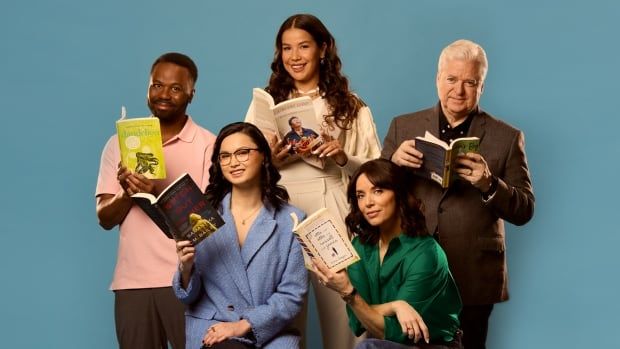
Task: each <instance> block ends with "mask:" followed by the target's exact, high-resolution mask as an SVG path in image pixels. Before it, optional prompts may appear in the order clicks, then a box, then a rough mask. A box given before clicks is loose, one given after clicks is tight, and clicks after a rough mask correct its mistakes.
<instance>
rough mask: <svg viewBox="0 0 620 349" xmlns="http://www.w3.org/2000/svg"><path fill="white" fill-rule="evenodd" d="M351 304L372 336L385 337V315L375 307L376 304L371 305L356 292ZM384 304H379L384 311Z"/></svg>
mask: <svg viewBox="0 0 620 349" xmlns="http://www.w3.org/2000/svg"><path fill="white" fill-rule="evenodd" d="M349 306H350V307H351V310H352V311H353V313H355V316H356V317H357V319H358V320H359V321H360V322H361V323H362V325H363V326H364V328H365V329H366V331H368V333H370V335H371V336H372V337H375V338H383V337H384V336H385V334H384V320H383V315H382V314H381V313H380V312H379V311H377V309H375V308H374V307H375V306H374V305H373V306H370V305H369V304H368V303H366V301H365V300H364V299H363V298H362V297H361V296H360V295H359V294H356V295H355V297H354V298H353V300H352V301H351V302H350V303H349ZM383 306H384V304H381V305H378V307H379V309H380V310H382V311H384V310H385V309H384V308H383Z"/></svg>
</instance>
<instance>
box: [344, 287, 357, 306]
mask: <svg viewBox="0 0 620 349" xmlns="http://www.w3.org/2000/svg"><path fill="white" fill-rule="evenodd" d="M356 294H357V290H356V289H355V287H353V289H352V290H351V292H349V293H346V294H343V295H340V297H342V300H343V301H344V302H345V303H347V304H351V302H353V298H355V295H356Z"/></svg>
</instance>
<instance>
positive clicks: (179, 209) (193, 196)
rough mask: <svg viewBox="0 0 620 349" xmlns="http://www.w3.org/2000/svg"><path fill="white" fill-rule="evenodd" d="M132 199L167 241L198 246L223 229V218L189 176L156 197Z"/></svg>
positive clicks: (133, 197)
mask: <svg viewBox="0 0 620 349" xmlns="http://www.w3.org/2000/svg"><path fill="white" fill-rule="evenodd" d="M131 198H132V199H133V201H134V203H136V205H138V206H139V207H140V208H141V209H142V210H143V211H144V212H145V213H146V214H147V215H148V216H149V217H150V218H151V219H152V220H153V222H155V224H157V226H158V227H159V228H160V229H161V230H162V232H163V233H164V234H166V236H167V237H168V238H170V239H174V240H176V241H180V240H189V241H190V242H191V243H192V245H194V246H195V245H196V244H198V243H199V242H200V241H202V240H203V239H205V238H207V237H208V236H210V235H211V234H213V233H214V232H215V231H216V230H217V229H218V228H219V227H221V226H222V225H224V221H223V220H222V217H221V216H220V215H219V213H218V212H217V210H215V209H214V208H213V207H212V206H211V204H210V203H209V202H208V201H207V199H206V197H205V195H204V194H203V192H202V191H201V190H200V188H198V185H197V184H196V182H194V180H193V179H192V177H190V175H189V174H187V173H184V174H182V175H181V176H180V177H179V178H177V179H176V180H175V181H174V182H172V183H171V184H170V185H169V186H168V187H166V189H164V190H163V191H162V192H161V194H159V196H157V197H155V196H154V195H152V194H148V193H137V194H134V195H132V196H131Z"/></svg>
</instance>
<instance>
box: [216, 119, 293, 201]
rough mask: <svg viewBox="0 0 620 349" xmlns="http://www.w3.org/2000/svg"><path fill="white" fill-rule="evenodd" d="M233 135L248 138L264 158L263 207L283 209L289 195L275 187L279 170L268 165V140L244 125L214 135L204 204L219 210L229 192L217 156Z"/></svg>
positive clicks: (262, 167)
mask: <svg viewBox="0 0 620 349" xmlns="http://www.w3.org/2000/svg"><path fill="white" fill-rule="evenodd" d="M235 133H243V134H244V135H246V136H248V137H250V138H251V139H252V141H253V142H254V143H255V144H256V147H257V148H258V151H259V152H260V153H262V154H263V157H264V160H263V162H262V164H261V171H260V179H261V180H260V186H261V198H262V200H263V202H264V203H268V204H270V205H271V206H272V207H274V208H275V209H276V210H279V209H280V208H281V207H282V205H284V204H285V203H287V202H288V199H289V196H288V192H287V191H286V189H284V187H282V186H279V185H278V181H279V180H280V177H281V176H280V172H278V169H276V167H275V166H274V165H273V162H271V148H269V144H268V143H267V140H266V139H265V137H264V136H263V134H262V132H261V131H260V130H259V129H258V128H257V127H256V126H254V125H252V124H249V123H246V122H235V123H232V124H228V125H226V126H224V128H222V130H221V131H220V133H219V134H218V135H217V138H216V139H215V144H214V145H213V155H212V156H211V167H210V168H209V185H208V186H207V191H206V195H207V200H209V202H210V203H211V205H213V207H219V205H220V204H221V202H222V200H223V199H224V196H226V194H228V193H230V191H231V190H232V184H230V182H229V181H227V180H226V178H225V177H224V175H223V174H222V168H221V167H220V161H219V154H220V149H221V148H222V141H223V140H224V139H225V138H226V137H228V136H230V135H232V134H235Z"/></svg>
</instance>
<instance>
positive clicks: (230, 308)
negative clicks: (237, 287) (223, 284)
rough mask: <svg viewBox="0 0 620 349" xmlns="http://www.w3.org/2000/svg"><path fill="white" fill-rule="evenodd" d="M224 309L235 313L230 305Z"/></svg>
mask: <svg viewBox="0 0 620 349" xmlns="http://www.w3.org/2000/svg"><path fill="white" fill-rule="evenodd" d="M226 309H228V311H235V307H234V306H232V305H229V306H227V307H226Z"/></svg>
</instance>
